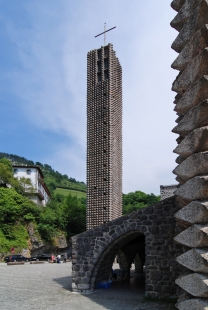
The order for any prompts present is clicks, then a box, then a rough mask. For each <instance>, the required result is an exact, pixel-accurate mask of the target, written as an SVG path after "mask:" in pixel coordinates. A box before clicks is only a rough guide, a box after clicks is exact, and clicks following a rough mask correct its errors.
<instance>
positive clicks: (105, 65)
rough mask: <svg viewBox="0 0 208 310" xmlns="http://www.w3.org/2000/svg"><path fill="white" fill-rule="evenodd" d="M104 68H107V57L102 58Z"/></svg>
mask: <svg viewBox="0 0 208 310" xmlns="http://www.w3.org/2000/svg"><path fill="white" fill-rule="evenodd" d="M104 69H108V58H105V59H104Z"/></svg>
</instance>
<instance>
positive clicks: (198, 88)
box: [174, 75, 208, 115]
mask: <svg viewBox="0 0 208 310" xmlns="http://www.w3.org/2000/svg"><path fill="white" fill-rule="evenodd" d="M207 98H208V75H204V76H202V77H201V78H200V79H199V80H197V81H196V82H195V83H193V84H192V85H191V86H190V87H189V88H188V89H187V90H186V92H185V93H184V95H183V96H182V98H181V99H180V100H179V101H178V103H177V104H176V106H175V108H174V111H176V112H177V113H181V114H182V115H185V114H186V113H187V112H188V111H189V110H190V109H191V108H193V107H194V106H196V105H197V104H199V103H200V102H201V101H203V100H205V99H207Z"/></svg>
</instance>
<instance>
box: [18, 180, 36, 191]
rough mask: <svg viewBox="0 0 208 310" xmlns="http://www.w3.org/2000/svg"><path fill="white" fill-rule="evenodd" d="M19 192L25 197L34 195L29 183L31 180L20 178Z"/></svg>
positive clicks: (33, 189) (31, 185)
mask: <svg viewBox="0 0 208 310" xmlns="http://www.w3.org/2000/svg"><path fill="white" fill-rule="evenodd" d="M18 182H19V191H20V193H21V194H22V195H24V196H26V195H28V194H29V195H32V194H35V192H36V190H35V188H34V187H33V184H32V182H31V179H29V178H25V177H21V178H20V179H19V180H18Z"/></svg>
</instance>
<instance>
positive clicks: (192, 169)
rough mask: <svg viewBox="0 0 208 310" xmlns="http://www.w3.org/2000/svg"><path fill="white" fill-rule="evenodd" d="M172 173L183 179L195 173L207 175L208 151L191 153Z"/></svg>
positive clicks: (195, 174)
mask: <svg viewBox="0 0 208 310" xmlns="http://www.w3.org/2000/svg"><path fill="white" fill-rule="evenodd" d="M173 173H174V174H176V175H177V176H179V177H180V178H182V179H183V180H185V181H187V180H189V179H191V178H193V177H195V176H197V175H208V152H201V153H196V154H192V155H191V156H189V157H188V158H187V159H186V160H184V161H183V162H182V163H181V164H180V165H178V166H177V167H176V168H175V169H174V170H173Z"/></svg>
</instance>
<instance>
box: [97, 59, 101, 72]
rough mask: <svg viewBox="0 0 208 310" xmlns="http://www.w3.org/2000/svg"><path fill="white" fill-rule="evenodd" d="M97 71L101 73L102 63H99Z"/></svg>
mask: <svg viewBox="0 0 208 310" xmlns="http://www.w3.org/2000/svg"><path fill="white" fill-rule="evenodd" d="M97 70H98V72H99V71H101V61H98V62H97Z"/></svg>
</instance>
